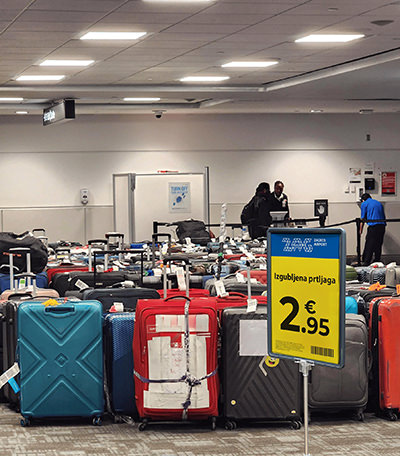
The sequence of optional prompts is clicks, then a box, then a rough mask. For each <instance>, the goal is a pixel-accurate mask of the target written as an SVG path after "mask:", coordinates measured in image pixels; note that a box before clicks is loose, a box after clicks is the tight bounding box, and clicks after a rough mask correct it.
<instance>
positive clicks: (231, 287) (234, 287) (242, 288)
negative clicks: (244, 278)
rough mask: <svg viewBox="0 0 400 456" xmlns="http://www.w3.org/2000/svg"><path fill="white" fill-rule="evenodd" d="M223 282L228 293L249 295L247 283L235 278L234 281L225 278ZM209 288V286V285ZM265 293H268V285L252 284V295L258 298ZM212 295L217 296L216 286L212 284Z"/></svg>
mask: <svg viewBox="0 0 400 456" xmlns="http://www.w3.org/2000/svg"><path fill="white" fill-rule="evenodd" d="M223 282H224V286H225V290H226V291H227V292H228V293H232V292H236V293H242V294H246V293H247V282H244V283H241V282H238V281H237V280H236V279H235V278H232V279H228V278H224V280H223ZM207 286H209V284H208V283H207ZM264 291H267V285H263V284H261V283H255V284H253V283H252V284H251V294H252V295H255V296H258V295H261V294H262V293H263V292H264ZM210 295H211V296H216V295H217V291H216V289H215V285H214V284H210Z"/></svg>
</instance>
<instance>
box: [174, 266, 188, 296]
mask: <svg viewBox="0 0 400 456" xmlns="http://www.w3.org/2000/svg"><path fill="white" fill-rule="evenodd" d="M175 274H176V278H177V279H178V288H179V290H180V291H186V280H185V271H184V270H183V268H182V267H179V268H176V271H175Z"/></svg>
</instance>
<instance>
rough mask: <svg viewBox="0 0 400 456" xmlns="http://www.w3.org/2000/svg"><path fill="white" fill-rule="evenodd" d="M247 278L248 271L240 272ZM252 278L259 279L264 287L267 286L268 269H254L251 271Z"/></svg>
mask: <svg viewBox="0 0 400 456" xmlns="http://www.w3.org/2000/svg"><path fill="white" fill-rule="evenodd" d="M239 272H240V273H241V274H243V275H244V276H245V277H247V271H246V270H243V271H239ZM250 277H251V278H252V279H257V281H258V282H260V283H262V284H263V285H267V270H266V269H252V270H251V271H250Z"/></svg>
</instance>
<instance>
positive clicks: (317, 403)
mask: <svg viewBox="0 0 400 456" xmlns="http://www.w3.org/2000/svg"><path fill="white" fill-rule="evenodd" d="M162 237H164V238H165V239H166V241H165V242H161V241H160V239H161V238H162ZM43 238H44V236H43V237H42V239H39V242H42V243H43V245H45V244H46V242H45V239H43ZM36 239H37V238H36ZM63 244H64V245H53V246H51V247H46V246H45V247H46V253H47V255H48V258H47V265H46V269H45V271H40V270H37V269H34V268H33V261H32V258H33V256H34V253H33V252H32V250H29V247H27V249H28V250H22V249H21V247H17V250H12V248H11V249H8V251H7V252H4V253H7V255H4V256H5V257H6V258H7V261H8V263H7V268H8V271H6V272H5V273H4V274H3V275H2V276H1V277H0V284H1V286H2V290H1V291H2V295H1V297H0V300H1V301H0V314H2V315H3V317H2V324H1V330H2V332H3V336H2V340H3V344H2V350H3V354H2V362H3V370H2V371H6V370H7V369H11V371H9V377H10V376H11V375H13V376H14V380H13V379H11V380H10V381H7V379H6V381H5V382H4V383H5V385H4V387H3V388H1V389H0V398H2V399H3V400H5V401H7V402H8V403H9V404H10V405H12V406H13V407H14V408H15V409H17V410H19V411H20V412H21V414H22V417H23V418H22V420H21V424H22V425H28V424H29V423H30V422H31V421H32V420H33V419H35V420H39V419H42V418H55V417H59V418H62V417H91V419H92V420H93V424H100V422H101V418H102V417H103V415H104V414H105V413H107V414H109V415H111V416H112V417H113V418H114V420H115V421H123V422H125V421H130V420H134V421H136V420H140V424H139V430H144V429H145V427H146V426H147V424H148V423H149V422H151V421H171V420H177V421H180V420H190V421H204V420H208V421H209V422H210V426H211V428H212V429H215V427H216V424H217V419H219V420H220V422H221V423H222V424H223V425H224V426H225V427H226V429H234V428H235V427H236V426H237V425H238V424H240V423H247V422H252V421H259V422H269V421H282V422H288V423H290V424H291V425H292V426H293V427H294V428H299V427H301V416H302V401H303V397H302V388H301V380H302V378H301V376H300V373H299V367H298V365H297V364H295V363H294V362H292V361H290V360H283V359H274V358H271V357H269V356H268V355H267V347H266V339H267V336H266V333H267V326H266V325H267V307H266V303H267V301H266V296H265V295H266V289H267V285H266V282H267V270H266V245H265V243H264V242H258V243H257V242H251V243H246V244H244V243H242V242H239V241H233V240H232V241H228V242H227V243H226V244H223V245H221V244H219V243H216V242H212V241H209V242H207V243H206V245H204V246H199V245H196V244H193V243H192V242H191V241H190V239H189V240H187V239H185V243H180V244H177V243H175V244H174V243H172V240H171V238H170V236H169V235H160V234H157V235H153V237H152V240H151V241H150V242H148V243H136V244H132V245H130V246H128V248H127V246H126V245H125V244H124V240H123V236H122V235H120V234H119V233H108V234H107V235H106V238H105V239H104V240H103V239H95V240H91V241H89V243H88V245H87V246H80V245H72V243H69V244H70V245H65V244H68V243H66V242H63ZM22 258H24V261H23V262H21V264H19V266H18V270H17V269H16V268H15V264H16V261H15V260H16V259H18V260H21V259H22ZM7 268H6V269H7ZM388 271H389V269H386V277H387V276H388ZM375 272H376V271H375ZM346 274H347V275H348V279H349V281H348V282H347V294H348V298H347V301H348V303H347V304H348V309H347V310H348V314H347V316H346V357H345V358H346V365H345V367H344V368H343V369H334V368H330V367H325V366H324V367H322V366H316V367H314V368H313V370H312V375H311V376H310V384H309V406H310V408H311V410H313V411H324V412H330V411H343V410H344V411H350V412H351V413H352V414H354V415H356V416H357V417H358V418H359V419H363V418H364V411H365V409H366V407H367V405H368V406H370V407H371V408H372V409H373V410H374V411H375V412H381V413H386V415H387V416H388V417H389V418H390V419H396V418H397V416H398V407H399V404H400V398H399V401H398V402H396V401H397V398H396V391H393V390H391V391H389V392H388V391H387V390H386V389H387V388H388V386H387V385H389V386H390V387H391V388H394V389H396V388H395V386H392V385H394V384H395V382H394V381H393V383H392V380H391V379H392V377H391V376H392V375H397V369H399V368H400V367H398V366H400V362H398V360H399V359H400V357H398V355H397V352H396V350H399V349H398V348H397V347H398V346H400V344H398V343H396V340H397V339H396V337H397V334H396V332H395V331H394V328H395V326H396V320H395V318H396V317H395V314H396V309H397V305H398V303H397V301H396V299H397V298H396V297H391V295H390V294H389V291H390V293H391V294H393V293H394V292H395V289H394V288H390V289H389V288H388V287H385V288H382V287H383V285H380V284H378V283H374V285H373V286H374V287H375V288H379V287H380V289H379V290H376V291H371V290H369V289H368V288H369V287H370V284H361V283H360V282H359V280H358V275H357V274H363V272H361V271H360V270H352V269H351V268H348V271H347V272H346ZM390 274H392V272H390ZM396 274H397V272H396ZM396 274H395V279H396V277H397V276H396ZM41 276H43V277H44V279H43V280H42V281H41V279H40V277H41ZM363 277H364V276H363ZM368 277H373V280H375V279H376V277H378V276H377V275H376V274H375V275H374V274H372V272H371V271H370V273H369V276H368ZM379 277H380V276H379ZM351 279H353V280H351ZM371 280H372V279H371ZM5 288H7V289H5ZM368 293H370V294H371V293H375V294H374V295H373V296H374V298H373V299H371V300H370V298H369V297H370V294H368ZM379 293H383V294H379ZM371 296H372V295H371ZM385 296H386V298H385ZM388 296H390V297H388ZM398 302H399V303H400V300H398ZM354 303H355V305H354ZM399 308H400V307H399ZM389 313H390V315H391V317H390V319H389V318H388V317H387V315H388V314H389ZM368 328H369V332H368ZM393 331H394V332H393ZM368 333H369V335H370V336H369V337H368ZM385 349H386V350H388V351H383V350H385ZM370 351H372V359H371V357H370V355H369V352H370ZM396 357H397V360H396V362H395V359H396ZM387 363H393V364H390V365H391V368H390V369H386V368H385V369H382V367H381V366H386V365H387ZM371 365H372V368H371ZM15 374H16V375H15ZM386 375H388V376H390V379H387V378H386V377H385V376H386ZM395 378H396V379H397V376H396V377H395ZM389 380H390V381H389ZM1 381H2V380H1V377H0V387H1V385H2V383H1ZM369 389H370V391H369ZM1 395H2V396H1ZM385 395H386V396H387V397H389V399H390V400H389V401H387V400H386V399H385V397H386V396H385ZM390 401H391V402H390Z"/></svg>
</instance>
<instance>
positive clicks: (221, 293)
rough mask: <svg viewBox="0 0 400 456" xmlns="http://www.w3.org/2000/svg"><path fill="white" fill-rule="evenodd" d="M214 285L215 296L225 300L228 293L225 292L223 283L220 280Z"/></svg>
mask: <svg viewBox="0 0 400 456" xmlns="http://www.w3.org/2000/svg"><path fill="white" fill-rule="evenodd" d="M214 285H215V291H216V292H217V296H221V298H226V297H227V296H229V293H227V292H226V290H225V285H224V282H223V281H222V280H221V279H219V280H216V281H215V283H214Z"/></svg>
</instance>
